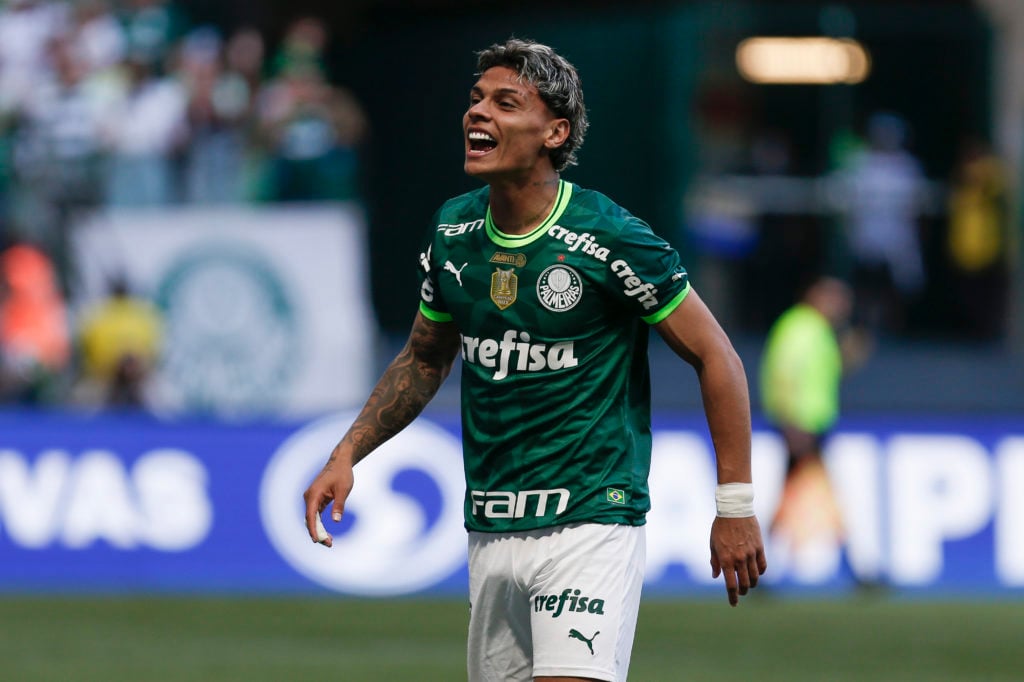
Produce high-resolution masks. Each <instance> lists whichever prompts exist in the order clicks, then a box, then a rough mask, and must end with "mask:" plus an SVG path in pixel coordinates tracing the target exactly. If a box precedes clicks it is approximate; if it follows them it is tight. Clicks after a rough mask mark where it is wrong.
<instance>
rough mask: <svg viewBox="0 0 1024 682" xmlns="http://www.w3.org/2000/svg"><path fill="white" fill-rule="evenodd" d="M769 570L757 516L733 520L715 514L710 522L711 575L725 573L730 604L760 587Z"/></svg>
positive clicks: (734, 603) (735, 603)
mask: <svg viewBox="0 0 1024 682" xmlns="http://www.w3.org/2000/svg"><path fill="white" fill-rule="evenodd" d="M766 570H768V560H767V559H766V558H765V555H764V542H763V541H762V540H761V526H760V525H759V524H758V523H757V517H756V516H751V517H748V518H742V519H734V518H723V517H720V516H719V517H715V522H714V523H713V524H711V576H712V577H713V578H717V577H718V576H719V574H724V575H725V590H726V592H727V593H728V595H729V604H730V605H732V606H736V605H737V604H738V603H739V601H740V596H742V595H745V594H746V593H747V592H749V591H750V588H752V587H757V581H758V578H760V576H761V575H763V574H764V572H765V571H766Z"/></svg>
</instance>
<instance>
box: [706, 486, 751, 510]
mask: <svg viewBox="0 0 1024 682" xmlns="http://www.w3.org/2000/svg"><path fill="white" fill-rule="evenodd" d="M715 507H716V509H717V510H718V515H719V516H721V517H722V518H726V519H745V518H747V517H750V516H753V515H754V484H753V483H721V484H719V485H718V487H717V488H715Z"/></svg>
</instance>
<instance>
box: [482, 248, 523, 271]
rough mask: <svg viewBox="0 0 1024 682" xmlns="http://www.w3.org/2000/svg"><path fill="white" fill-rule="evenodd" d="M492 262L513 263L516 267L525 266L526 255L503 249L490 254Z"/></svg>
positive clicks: (500, 263)
mask: <svg viewBox="0 0 1024 682" xmlns="http://www.w3.org/2000/svg"><path fill="white" fill-rule="evenodd" d="M490 262H492V263H497V264H498V265H514V266H515V267H517V268H522V267H525V266H526V256H525V255H524V254H521V253H505V252H504V251H497V252H495V254H494V255H493V256H491V261H490Z"/></svg>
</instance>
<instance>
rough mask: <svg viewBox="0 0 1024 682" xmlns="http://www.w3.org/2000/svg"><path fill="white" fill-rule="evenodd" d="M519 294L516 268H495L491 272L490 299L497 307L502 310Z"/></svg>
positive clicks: (514, 300)
mask: <svg viewBox="0 0 1024 682" xmlns="http://www.w3.org/2000/svg"><path fill="white" fill-rule="evenodd" d="M518 295H519V278H518V277H517V276H516V269H515V268H509V269H508V270H503V269H501V268H497V269H496V270H495V271H494V272H493V273H492V274H491V300H492V301H494V305H496V306H498V308H499V309H501V310H504V309H505V308H507V307H509V306H510V305H512V304H513V303H515V302H516V297H517V296H518Z"/></svg>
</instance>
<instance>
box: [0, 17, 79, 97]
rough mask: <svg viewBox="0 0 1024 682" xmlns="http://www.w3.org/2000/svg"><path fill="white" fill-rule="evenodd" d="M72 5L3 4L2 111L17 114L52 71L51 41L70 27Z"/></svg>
mask: <svg viewBox="0 0 1024 682" xmlns="http://www.w3.org/2000/svg"><path fill="white" fill-rule="evenodd" d="M67 15H68V5H67V4H66V3H64V2H49V1H48V0H8V2H6V3H4V5H3V7H2V8H0V111H2V112H4V114H6V115H7V116H11V115H14V116H17V114H18V112H20V111H21V109H22V107H23V106H24V105H25V104H27V103H29V102H31V101H32V99H33V97H34V94H35V89H36V88H37V87H38V85H39V83H41V82H44V81H45V80H46V79H47V77H48V74H49V58H48V54H47V53H48V51H49V49H50V45H51V43H52V42H53V41H54V40H55V39H56V38H58V37H59V36H61V35H62V34H63V33H64V31H66V30H67V24H68V16H67Z"/></svg>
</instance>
